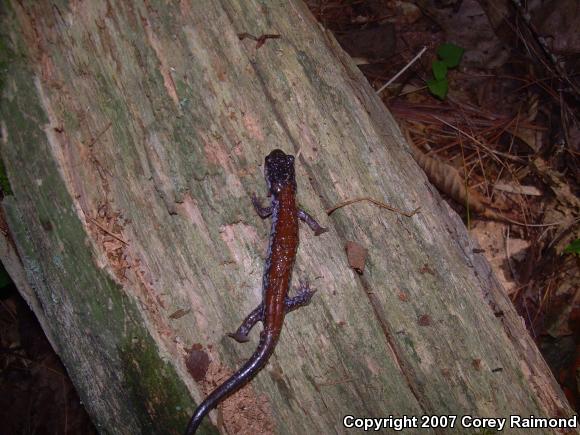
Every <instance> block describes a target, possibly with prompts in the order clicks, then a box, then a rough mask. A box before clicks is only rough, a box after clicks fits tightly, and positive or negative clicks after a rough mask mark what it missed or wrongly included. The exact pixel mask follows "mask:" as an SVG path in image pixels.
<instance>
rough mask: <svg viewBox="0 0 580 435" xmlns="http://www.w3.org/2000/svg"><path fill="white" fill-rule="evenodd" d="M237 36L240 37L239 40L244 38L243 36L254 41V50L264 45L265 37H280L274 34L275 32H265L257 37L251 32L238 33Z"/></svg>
mask: <svg viewBox="0 0 580 435" xmlns="http://www.w3.org/2000/svg"><path fill="white" fill-rule="evenodd" d="M238 38H240V41H241V40H243V39H245V38H249V39H251V40H253V41H256V50H257V49H258V48H260V47H261V46H262V45H264V43H265V42H266V39H278V38H280V35H276V34H265V35H261V36H258V37H255V36H254V35H252V34H251V33H247V32H244V33H238Z"/></svg>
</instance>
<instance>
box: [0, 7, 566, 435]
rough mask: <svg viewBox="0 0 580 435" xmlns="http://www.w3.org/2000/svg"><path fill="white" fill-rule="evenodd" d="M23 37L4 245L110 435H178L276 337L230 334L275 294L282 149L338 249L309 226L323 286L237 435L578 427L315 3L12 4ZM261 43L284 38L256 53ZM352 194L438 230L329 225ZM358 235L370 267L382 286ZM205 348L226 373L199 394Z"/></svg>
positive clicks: (311, 254)
mask: <svg viewBox="0 0 580 435" xmlns="http://www.w3.org/2000/svg"><path fill="white" fill-rule="evenodd" d="M2 29H3V31H2V32H3V42H4V44H3V46H2V60H3V62H4V67H3V71H2V105H1V112H0V116H1V119H0V122H1V129H2V144H1V151H2V157H3V160H4V163H5V165H6V170H7V174H8V177H9V179H10V183H11V186H12V190H13V195H9V196H7V197H5V198H4V200H3V202H2V208H3V210H4V213H5V215H6V219H7V221H8V225H9V228H10V237H11V238H12V239H13V241H14V243H15V245H16V247H17V252H18V256H19V258H18V256H17V255H16V253H15V250H14V249H13V247H12V245H11V244H10V243H11V242H10V241H9V240H8V238H5V239H3V241H2V252H1V255H2V260H3V261H6V262H7V264H8V265H9V266H8V267H9V269H10V273H11V274H13V275H14V276H15V277H16V278H17V280H19V282H20V289H21V291H22V292H23V294H25V296H26V297H27V299H28V301H29V303H30V304H31V306H32V307H33V308H34V310H35V312H36V314H37V315H38V317H39V318H40V320H41V323H42V324H43V326H44V328H45V329H46V330H47V334H48V335H49V337H50V338H51V341H52V342H53V344H54V345H55V347H56V348H57V349H58V351H59V353H60V355H61V357H62V359H63V361H64V363H65V365H66V366H67V368H68V370H69V372H70V374H71V376H72V378H73V380H74V382H75V384H76V385H77V387H78V389H79V392H80V395H81V397H82V398H83V401H84V403H85V405H86V406H87V408H88V410H89V412H90V413H91V415H92V416H93V418H94V420H95V422H96V423H97V424H98V426H99V428H100V430H101V431H102V432H103V433H116V434H122V433H124V434H134V433H180V432H181V430H182V429H183V428H184V425H185V423H186V420H187V418H188V415H189V414H190V412H191V411H192V410H193V408H194V403H193V402H192V401H191V399H190V396H189V392H191V394H192V396H193V397H194V398H195V401H199V400H200V399H201V398H202V397H203V396H204V395H205V393H207V391H209V390H210V389H212V388H213V387H214V386H215V385H216V383H217V382H219V381H220V380H221V379H223V377H224V376H226V375H227V374H229V373H231V372H232V371H233V370H234V369H235V368H236V367H238V366H239V364H240V362H241V361H243V360H244V359H246V358H247V357H248V356H249V355H250V354H251V352H252V351H253V349H254V347H255V345H256V341H257V336H258V333H257V332H254V334H253V341H252V342H251V343H249V344H246V345H239V344H237V343H234V342H233V341H231V340H230V339H228V338H226V337H225V333H226V332H228V331H232V330H234V329H235V328H236V327H237V326H238V324H239V322H240V321H241V320H242V318H243V317H244V316H245V314H246V313H247V312H248V311H249V310H251V309H252V308H253V307H254V306H255V305H256V304H257V303H258V301H259V299H260V295H261V289H260V282H261V274H262V269H263V266H262V264H263V258H264V253H265V248H266V245H267V239H268V230H269V223H268V222H263V221H261V220H260V219H259V218H258V217H257V216H256V215H255V213H254V211H253V209H252V207H251V203H250V200H249V195H250V193H251V192H258V193H259V194H264V193H265V185H264V181H263V179H262V174H261V164H262V161H263V157H264V156H265V155H266V154H267V153H268V152H269V151H270V150H271V149H273V148H275V147H279V148H282V149H283V150H285V151H286V152H293V153H297V152H298V151H299V150H300V157H299V159H298V166H297V174H298V187H299V200H300V203H301V204H302V206H304V207H305V208H306V209H307V210H309V211H310V212H311V213H312V214H314V215H315V216H317V217H318V218H319V219H320V220H321V221H322V223H323V224H325V225H326V226H328V227H329V228H330V232H329V233H327V234H325V235H323V236H321V237H316V238H315V237H313V236H312V234H311V233H310V232H309V231H308V229H307V228H304V231H302V243H301V247H300V249H299V256H298V261H297V267H296V271H295V276H304V277H310V279H311V281H312V283H313V286H314V287H315V288H317V289H318V290H319V291H318V293H317V294H316V296H315V298H314V301H313V303H312V304H311V306H310V307H308V308H307V309H303V310H300V311H298V312H295V313H292V314H291V315H290V316H289V317H288V318H287V324H286V328H285V330H284V333H283V335H282V339H281V341H280V344H279V345H278V348H277V349H276V352H275V355H274V357H273V358H272V360H271V363H270V364H269V365H268V367H267V368H266V369H265V370H264V371H263V373H262V374H260V375H259V376H258V377H257V378H256V379H255V381H254V382H253V383H252V384H251V386H249V387H248V388H246V389H244V390H243V391H242V392H240V393H239V394H238V395H236V396H234V397H233V398H231V399H230V400H229V401H228V402H227V403H226V404H225V405H224V407H223V419H220V420H221V424H225V428H226V429H224V430H227V431H228V432H229V433H261V432H262V433H268V432H275V433H316V432H320V433H343V432H344V431H345V429H344V428H343V427H342V418H343V416H344V415H346V414H352V415H356V416H377V417H381V416H389V415H396V416H400V415H417V416H420V415H431V414H459V415H461V414H471V415H478V416H489V417H500V416H504V417H505V416H507V415H510V414H521V415H529V414H533V415H536V416H565V415H570V414H571V411H570V409H569V407H568V406H567V404H566V402H565V399H564V397H563V395H562V393H561V392H560V391H559V389H558V387H557V385H556V383H555V381H554V380H553V378H552V377H551V375H550V373H549V370H548V368H547V366H546V365H545V363H544V361H543V360H542V358H541V356H540V355H539V353H538V351H537V349H536V347H535V346H534V344H533V342H532V340H531V339H530V338H529V337H528V336H527V334H526V333H525V330H524V327H523V324H522V322H521V320H520V319H519V318H518V316H517V315H516V313H515V312H514V310H513V309H512V308H511V305H510V304H509V302H508V300H507V299H506V298H505V297H504V296H503V293H502V291H501V288H500V285H499V284H498V282H497V281H496V279H495V278H494V277H493V275H492V273H491V271H490V269H489V266H488V264H487V263H486V261H485V260H484V258H483V257H482V255H481V254H478V253H476V252H474V251H473V248H474V246H473V245H472V244H471V241H470V240H469V238H468V236H467V234H466V231H465V228H464V227H463V225H462V223H461V222H460V220H459V219H458V218H457V216H456V215H455V214H454V213H453V212H452V211H450V210H449V208H448V207H446V205H445V203H443V202H442V201H441V199H440V198H439V196H438V195H437V194H436V192H434V189H433V188H432V187H431V186H430V185H429V184H428V182H427V181H426V179H425V177H424V175H423V174H422V173H421V172H420V170H419V169H418V167H417V166H416V164H415V163H414V162H413V160H412V158H411V156H410V155H409V153H408V151H407V147H406V146H405V145H404V144H403V140H402V138H401V136H400V134H399V132H398V130H397V128H396V126H395V124H394V122H393V120H392V118H391V116H390V115H389V113H388V112H387V111H386V110H385V109H384V108H383V106H382V104H381V102H380V100H379V99H378V98H377V97H376V96H375V95H374V94H373V91H372V89H371V88H370V86H369V85H368V84H367V83H366V82H365V80H364V78H363V77H362V76H361V74H360V73H359V72H358V71H357V70H356V68H355V67H354V66H353V65H352V63H351V62H350V60H349V58H348V57H347V56H346V55H344V53H342V52H341V50H340V49H339V48H338V47H337V46H336V45H335V43H334V42H333V39H332V38H331V37H330V36H329V35H327V34H326V33H325V32H324V31H323V30H322V29H321V28H320V27H319V26H318V24H317V23H316V22H315V21H314V20H313V19H312V17H311V16H310V14H309V12H308V10H307V9H306V7H305V6H304V5H303V4H302V3H300V2H299V1H292V2H289V3H287V2H282V1H272V2H257V1H243V2H238V1H209V0H208V1H182V2H165V1H147V2H139V1H137V2H113V1H107V2H105V1H94V2H92V1H91V2H70V3H67V2H64V1H57V2H50V3H49V2H24V3H21V2H15V1H14V2H11V3H9V4H8V5H6V6H4V10H3V12H2ZM243 32H248V33H252V34H254V35H256V36H259V35H261V34H264V33H277V34H280V35H281V37H280V38H279V39H269V40H267V41H266V43H265V44H264V45H263V46H262V47H260V48H258V49H256V43H255V42H254V41H252V40H250V39H244V40H242V41H240V40H239V38H238V36H237V34H238V33H243ZM355 196H372V197H374V198H377V199H380V200H383V201H386V202H388V203H390V204H391V205H393V206H396V207H399V208H401V209H408V210H410V209H414V208H416V207H418V206H420V207H421V213H419V214H417V215H416V216H414V217H412V218H406V217H403V216H401V215H397V214H395V213H392V212H388V211H385V210H382V209H378V208H376V207H374V206H372V205H371V204H368V203H360V204H356V205H352V206H349V207H346V208H343V209H340V210H338V211H336V212H335V213H334V214H333V215H332V216H331V217H326V216H325V214H324V209H325V208H327V207H329V206H331V205H332V204H335V203H336V202H339V201H342V200H345V199H349V198H352V197H355ZM348 240H355V241H358V242H359V243H362V244H363V245H365V246H366V247H367V248H368V249H369V257H368V261H367V267H366V271H365V274H364V275H363V276H358V275H357V274H355V273H354V272H353V271H351V270H350V269H349V268H348V266H347V263H346V259H345V255H344V251H343V247H344V245H345V243H346V241H348ZM193 345H197V349H198V350H201V351H202V352H206V353H207V354H208V355H209V356H210V358H211V364H210V366H209V370H208V372H207V373H205V375H204V378H203V380H201V381H200V382H194V381H193V379H192V377H191V375H190V374H189V373H188V370H187V368H186V365H185V360H186V355H187V353H188V350H189V349H190V348H191V346H193ZM188 391H189V392H188ZM213 418H214V420H213V421H214V423H215V422H216V420H215V415H214V416H213ZM204 427H205V428H210V427H211V424H210V422H209V421H207V422H206V423H205V426H204ZM413 432H414V431H410V432H409V433H413ZM417 432H419V431H417ZM459 432H461V430H460V431H459ZM507 432H508V433H509V432H510V431H507ZM421 433H429V431H421ZM528 433H543V431H541V430H537V431H530V432H528Z"/></svg>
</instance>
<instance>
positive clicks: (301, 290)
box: [284, 279, 316, 313]
mask: <svg viewBox="0 0 580 435" xmlns="http://www.w3.org/2000/svg"><path fill="white" fill-rule="evenodd" d="M314 293H316V290H313V289H311V288H310V283H309V282H308V280H307V279H301V280H300V287H298V294H297V295H296V296H294V297H291V298H289V297H286V300H285V301H284V306H285V308H286V313H289V312H290V311H294V310H296V309H298V308H300V307H305V306H306V305H308V304H309V303H310V300H311V299H312V296H313V295H314Z"/></svg>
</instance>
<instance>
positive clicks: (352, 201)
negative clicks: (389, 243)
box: [326, 196, 421, 217]
mask: <svg viewBox="0 0 580 435" xmlns="http://www.w3.org/2000/svg"><path fill="white" fill-rule="evenodd" d="M361 201H369V202H372V203H373V204H375V205H377V206H379V207H381V208H386V209H387V210H391V211H394V212H395V213H399V214H402V215H403V216H407V217H411V216H414V215H415V214H417V212H418V211H419V210H420V209H421V207H417V208H416V209H415V210H413V211H412V212H406V211H403V210H400V209H398V208H395V207H391V206H390V205H388V204H385V203H384V202H381V201H378V200H376V199H374V198H370V197H368V196H364V197H360V198H353V199H349V200H347V201H344V202H340V203H338V204H336V205H335V206H334V207H331V208H329V209H328V210H326V214H327V215H329V216H330V215H331V214H332V213H333V212H334V211H336V210H338V209H339V208H342V207H344V206H347V205H350V204H354V203H355V202H361Z"/></svg>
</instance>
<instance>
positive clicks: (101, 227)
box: [89, 218, 129, 245]
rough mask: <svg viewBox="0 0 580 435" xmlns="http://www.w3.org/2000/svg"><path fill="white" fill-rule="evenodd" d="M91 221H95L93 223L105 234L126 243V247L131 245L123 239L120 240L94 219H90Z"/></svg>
mask: <svg viewBox="0 0 580 435" xmlns="http://www.w3.org/2000/svg"><path fill="white" fill-rule="evenodd" d="M89 219H90V220H91V221H93V223H94V224H95V225H96V226H97V227H99V228H100V229H101V230H103V231H104V232H105V233H107V234H108V235H109V236H111V237H114V238H115V239H117V240H118V241H119V242H121V243H124V244H125V245H128V244H129V243H128V242H126V241H125V240H123V239H122V238H120V237H119V236H117V235H115V234H113V233H112V232H110V231H109V230H108V229H106V228H105V227H104V226H102V225H101V224H100V223H98V222H97V221H96V220H95V219H94V218H89Z"/></svg>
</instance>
